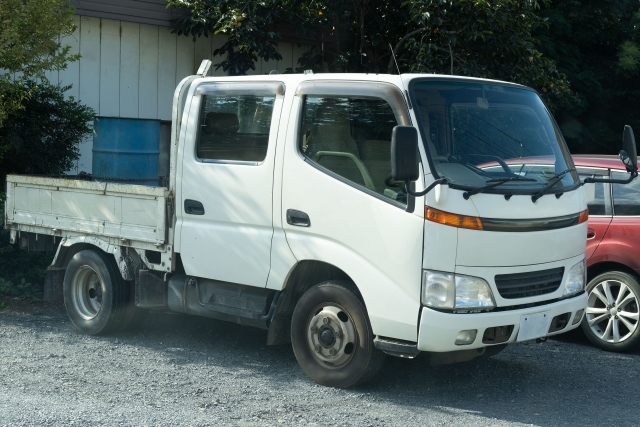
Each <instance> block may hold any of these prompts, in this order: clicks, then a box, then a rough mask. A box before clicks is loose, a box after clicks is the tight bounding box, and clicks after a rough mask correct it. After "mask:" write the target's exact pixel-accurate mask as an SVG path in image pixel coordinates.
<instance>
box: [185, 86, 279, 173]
mask: <svg viewBox="0 0 640 427" xmlns="http://www.w3.org/2000/svg"><path fill="white" fill-rule="evenodd" d="M203 98H204V99H203V102H202V111H201V113H200V132H199V135H198V142H197V155H198V158H200V159H205V160H232V161H248V162H261V161H263V160H264V159H265V157H266V155H267V145H268V142H269V128H270V126H271V116H272V115H273V103H274V101H275V96H250V95H246V96H245V95H242V96H215V95H206V96H204V97H203Z"/></svg>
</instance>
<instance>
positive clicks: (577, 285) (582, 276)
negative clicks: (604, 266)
mask: <svg viewBox="0 0 640 427" xmlns="http://www.w3.org/2000/svg"><path fill="white" fill-rule="evenodd" d="M586 271H587V269H586V268H585V260H582V261H580V262H579V263H577V264H576V265H574V266H573V267H571V269H570V270H569V274H567V280H566V281H565V282H564V292H563V293H562V296H567V295H573V294H577V293H578V292H581V291H582V290H583V289H584V283H585V281H586Z"/></svg>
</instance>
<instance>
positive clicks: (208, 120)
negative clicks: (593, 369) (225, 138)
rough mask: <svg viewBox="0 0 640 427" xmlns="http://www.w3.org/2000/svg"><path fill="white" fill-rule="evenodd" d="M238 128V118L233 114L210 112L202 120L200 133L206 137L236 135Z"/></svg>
mask: <svg viewBox="0 0 640 427" xmlns="http://www.w3.org/2000/svg"><path fill="white" fill-rule="evenodd" d="M239 128H240V122H239V121H238V116H237V115H236V114H233V113H218V112H215V111H210V112H208V113H207V115H206V116H205V118H204V126H203V128H202V131H203V132H204V133H206V134H207V135H211V134H231V133H237V132H238V129H239Z"/></svg>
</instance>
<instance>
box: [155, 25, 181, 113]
mask: <svg viewBox="0 0 640 427" xmlns="http://www.w3.org/2000/svg"><path fill="white" fill-rule="evenodd" d="M177 42H178V39H177V37H176V35H175V34H171V32H170V31H169V30H168V29H166V28H160V29H159V33H158V44H159V47H158V118H159V119H160V120H171V104H172V103H173V92H174V91H175V89H176V85H177V82H176V67H177V57H176V53H177Z"/></svg>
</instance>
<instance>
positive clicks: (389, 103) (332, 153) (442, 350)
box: [7, 74, 588, 387]
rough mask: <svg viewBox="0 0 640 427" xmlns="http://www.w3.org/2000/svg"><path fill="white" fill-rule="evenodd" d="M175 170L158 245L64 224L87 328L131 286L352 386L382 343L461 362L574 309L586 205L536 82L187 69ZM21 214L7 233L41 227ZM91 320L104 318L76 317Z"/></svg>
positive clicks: (559, 327) (70, 273) (153, 302)
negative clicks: (252, 334) (253, 332)
mask: <svg viewBox="0 0 640 427" xmlns="http://www.w3.org/2000/svg"><path fill="white" fill-rule="evenodd" d="M537 159H545V161H543V162H541V161H538V160H537ZM170 170H171V177H170V179H169V180H168V181H169V185H168V187H167V188H166V189H165V194H164V196H163V197H164V198H163V203H164V201H166V203H164V207H160V205H162V203H160V204H158V206H159V207H158V208H157V209H159V210H158V215H162V212H161V210H162V209H164V208H165V207H166V209H165V211H164V216H165V217H166V227H165V228H164V229H163V233H164V236H160V237H158V235H157V234H158V233H156V235H155V239H156V243H155V244H154V245H155V246H154V247H151V246H150V244H147V243H145V244H144V245H143V244H142V243H140V244H138V243H136V239H135V238H130V239H128V240H127V236H120V239H119V240H118V239H116V237H113V236H104V232H103V233H102V234H101V232H100V230H97V231H95V232H90V231H86V230H85V231H81V232H80V231H78V230H75V231H74V230H67V231H65V230H62V231H60V229H57V230H58V231H57V233H58V235H59V236H61V237H63V240H64V241H63V242H62V243H61V244H60V248H61V249H59V252H60V251H63V252H65V255H64V256H61V255H58V256H56V260H57V261H54V264H56V265H58V266H59V267H60V268H65V269H66V273H65V279H64V289H65V304H66V306H67V310H68V311H69V313H70V318H71V320H72V322H73V323H74V325H75V326H76V327H77V328H78V329H79V330H81V331H83V332H87V333H102V332H103V331H107V330H115V329H118V328H120V327H121V326H122V325H123V324H124V323H123V322H124V321H123V320H122V319H124V318H126V319H131V318H133V317H134V314H126V315H122V316H120V317H118V316H116V311H114V310H116V309H117V307H116V308H113V307H112V306H115V305H117V304H115V303H113V304H111V305H109V306H107V304H106V303H105V302H104V301H107V300H108V298H107V297H110V298H111V297H113V298H116V296H117V295H120V294H122V295H125V294H126V295H130V296H129V297H126V296H123V297H122V298H121V304H123V306H125V305H127V304H129V305H130V306H132V307H134V308H131V309H130V310H131V313H133V312H134V311H135V310H138V311H139V310H140V309H142V308H149V307H163V306H166V307H168V308H169V309H171V310H174V311H178V312H183V313H187V314H194V315H201V316H207V317H212V318H217V319H222V320H230V321H234V322H238V323H242V324H246V325H251V326H257V327H261V328H264V329H268V331H269V332H268V344H280V343H287V342H291V343H292V346H293V350H294V353H295V355H296V358H297V359H298V361H299V363H300V366H301V367H302V369H303V370H304V371H305V373H307V374H308V375H309V376H310V377H311V378H312V379H313V380H315V381H317V382H318V383H320V384H324V385H329V386H335V387H349V386H353V385H355V384H360V383H362V382H364V381H366V380H368V379H370V378H371V377H372V376H373V375H374V374H375V373H376V372H377V371H378V369H379V368H380V366H381V364H382V360H383V358H384V354H390V355H394V356H400V357H408V358H413V357H415V356H416V355H417V354H418V353H419V352H431V353H432V355H433V357H434V359H435V360H440V361H442V362H444V363H447V362H450V361H462V360H470V359H472V358H475V357H478V356H483V355H484V356H489V355H491V354H495V353H497V352H499V351H500V350H502V349H503V348H504V347H505V346H506V344H510V343H515V342H518V341H524V340H530V339H539V338H542V339H543V338H545V337H547V336H550V335H555V334H559V333H563V332H566V331H569V330H571V329H574V328H576V327H578V326H579V325H580V321H581V320H582V317H583V314H584V309H585V306H586V303H587V296H586V294H585V292H584V285H585V274H586V267H585V242H586V239H587V222H586V221H587V218H588V211H587V201H586V199H585V195H584V193H583V191H582V190H581V189H580V188H581V182H580V180H579V179H578V175H577V173H576V171H575V168H574V166H573V161H572V159H571V157H570V155H569V152H568V150H567V147H566V145H565V142H564V140H563V138H562V135H561V133H560V131H559V129H558V126H557V125H556V123H555V121H554V119H553V117H552V116H551V114H550V113H549V111H548V110H547V108H546V107H545V105H544V103H543V102H542V100H541V99H540V97H539V96H538V94H537V93H536V92H535V91H533V90H532V89H530V88H527V87H524V86H521V85H517V84H512V83H506V82H499V81H492V80H483V79H473V78H465V77H454V76H437V75H410V74H404V75H401V76H397V75H377V74H315V75H314V74H289V75H277V74H276V75H268V76H242V77H202V76H193V77H190V78H187V79H185V80H184V81H183V82H182V83H181V84H180V85H179V86H178V88H177V90H176V94H175V97H174V122H173V129H172V144H171V167H170ZM12 180H13V181H15V183H16V186H17V187H19V186H20V185H23V186H27V185H31V186H33V185H34V183H33V182H32V181H31V182H30V183H25V181H24V180H22V181H21V180H20V179H18V178H16V177H9V178H8V181H9V183H10V184H11V181H12ZM19 182H20V183H22V184H19ZM41 185H44V184H42V183H41ZM48 185H53V184H51V183H49V184H48ZM17 187H16V188H17ZM125 187H131V188H133V187H139V186H123V185H120V186H119V187H118V190H117V191H128V190H126V188H125ZM113 191H116V188H115V187H114V188H113ZM108 192H109V189H108V188H107V186H105V190H104V194H105V195H106V194H108ZM138 193H140V191H138ZM16 194H19V192H13V193H12V192H11V191H9V196H10V197H14V198H16V197H17V196H16ZM150 194H151V193H150ZM154 194H155V193H154ZM52 197H55V195H54V196H52ZM96 197H98V199H96V200H100V199H99V197H101V195H100V194H98V193H96ZM140 197H141V196H140ZM149 197H152V196H149ZM157 199H158V196H156V200H157ZM7 203H8V204H9V203H16V200H13V201H11V200H9V199H8V202H7ZM96 203H100V202H96ZM125 203H126V204H128V202H127V201H124V199H123V206H124V204H125ZM140 206H142V205H140ZM25 209H26V208H25ZM105 209H108V208H106V207H105ZM154 209H155V208H154ZM144 214H145V213H144V212H142V211H141V215H144ZM18 216H19V215H18ZM18 216H15V217H12V218H8V227H9V228H12V227H13V230H17V231H20V230H23V231H25V232H27V231H30V232H38V231H39V230H40V229H39V228H37V227H36V228H34V227H33V225H32V226H31V228H25V227H26V226H24V227H23V226H22V225H20V221H18V220H17V218H18ZM34 216H37V215H31V217H34ZM56 220H57V218H56ZM52 221H53V220H52ZM45 222H46V221H44V222H43V223H45ZM151 223H152V222H151ZM21 227H23V228H21ZM157 229H158V230H159V228H157ZM103 230H106V228H103ZM40 231H42V232H45V231H43V230H40ZM154 232H156V229H154ZM14 235H15V232H14ZM163 238H164V239H163ZM92 239H94V240H92ZM123 239H124V240H123ZM158 239H159V240H158ZM100 240H102V241H106V242H107V243H105V244H104V245H103V247H102V249H97V248H96V247H92V246H90V245H92V244H93V243H91V242H94V241H95V242H98V241H100ZM78 244H80V246H78ZM109 245H111V246H109ZM73 248H76V249H73ZM105 248H106V250H105ZM109 248H111V249H109ZM92 250H93V251H96V253H98V254H100V252H101V251H102V252H104V253H106V254H108V255H106V256H103V255H100V256H101V257H102V258H103V260H102V261H101V262H102V263H103V264H104V268H103V267H100V266H97V264H96V263H97V262H98V261H96V260H95V259H93V258H92V260H89V261H86V259H87V257H86V254H85V255H82V254H83V253H84V252H87V251H92ZM109 250H112V252H111V253H109ZM115 252H117V253H116V257H115V258H116V259H115V264H114V261H112V258H113V255H112V253H115ZM118 257H120V258H118ZM94 258H95V257H94ZM61 260H65V261H61ZM91 263H93V264H91ZM109 263H111V264H112V266H111V267H110V268H108V264H109ZM83 265H84V266H86V265H91V266H93V267H91V269H90V270H91V271H93V273H95V276H96V278H95V279H91V280H93V282H91V280H90V279H88V278H87V277H88V276H87V274H89V275H90V273H91V272H90V271H89V270H87V269H86V268H85V269H84V270H83ZM114 266H115V267H114ZM83 271H84V273H83ZM118 271H120V273H122V274H121V276H122V277H112V276H113V275H114V274H115V272H118ZM116 276H117V274H116ZM89 282H91V283H93V285H91V283H89ZM120 282H122V285H121V287H119V286H120V285H118V286H115V285H110V284H109V283H113V284H119V283H120ZM118 289H120V290H118ZM114 295H115V296H114ZM133 295H135V297H134V296H133ZM98 296H100V298H101V300H100V301H99V303H98V301H97V298H98ZM78 301H80V303H78ZM82 301H84V303H83V302H82ZM113 301H115V300H113ZM92 302H95V303H96V304H94V306H93V307H94V310H93V311H91V310H89V311H87V313H89V315H88V316H79V315H77V312H79V311H82V310H81V309H82V307H84V306H86V307H89V308H90V307H92V305H91V304H92ZM83 304H84V306H83ZM78 307H79V308H78ZM95 307H97V310H96V309H95ZM123 310H124V309H123ZM87 313H85V314H87ZM101 313H102V314H101ZM105 313H106V314H105ZM127 313H129V312H127ZM92 314H93V317H91V315H92ZM99 316H103V317H105V318H106V319H107V320H104V321H102V322H103V323H104V325H107V326H105V327H104V328H102V329H101V328H99V327H96V328H93V329H92V328H90V327H88V326H87V325H88V324H89V323H91V322H93V323H94V324H95V323H96V322H95V319H96V318H97V317H99ZM109 319H111V320H109ZM114 319H115V320H114ZM118 319H120V320H118ZM118 322H119V323H118ZM125 323H126V322H125Z"/></svg>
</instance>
